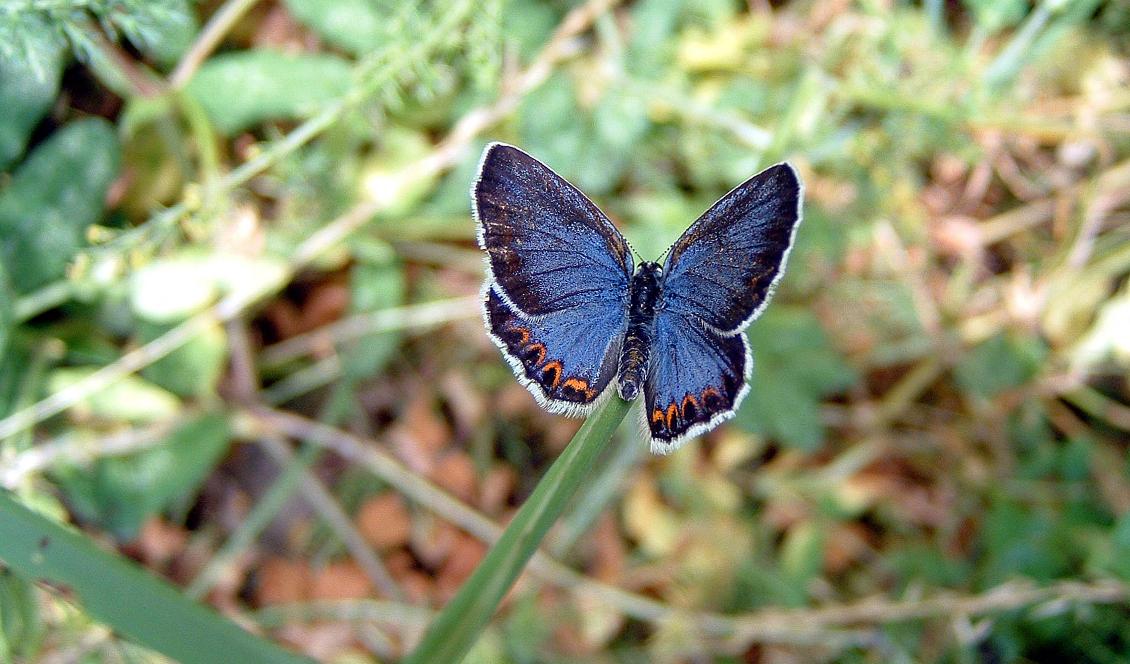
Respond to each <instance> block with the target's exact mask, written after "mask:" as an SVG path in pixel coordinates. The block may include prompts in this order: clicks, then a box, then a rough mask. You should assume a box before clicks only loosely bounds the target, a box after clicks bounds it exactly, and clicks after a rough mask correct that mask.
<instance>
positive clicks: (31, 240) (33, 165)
mask: <svg viewBox="0 0 1130 664" xmlns="http://www.w3.org/2000/svg"><path fill="white" fill-rule="evenodd" d="M119 152H120V148H119V147H118V139H117V136H116V135H115V134H114V128H113V127H112V126H111V125H110V124H109V123H107V122H105V121H103V120H100V119H88V120H76V121H75V122H72V123H70V124H68V125H67V126H66V127H64V128H63V129H62V130H60V131H58V132H56V133H55V134H54V135H53V136H52V137H51V138H50V139H48V140H47V141H45V142H44V143H43V144H42V145H40V146H38V147H36V149H35V150H34V151H33V152H32V153H31V155H30V156H29V157H28V158H27V160H26V161H24V162H23V163H22V164H21V165H20V166H19V167H18V168H17V169H16V172H15V174H14V175H13V176H12V180H11V182H10V183H9V185H8V186H7V187H6V188H5V189H3V191H0V235H2V236H4V238H5V242H4V243H3V244H0V260H2V261H3V262H4V263H5V264H6V265H7V266H8V270H9V278H10V279H11V281H12V285H13V286H14V288H15V289H16V291H17V292H20V293H26V292H28V291H30V290H31V289H33V288H35V287H37V286H42V285H44V284H45V283H47V282H49V281H51V280H53V279H58V278H59V277H61V276H63V273H64V271H65V269H66V267H67V264H68V263H69V262H70V260H71V258H72V257H73V256H74V255H75V253H76V252H77V251H78V250H79V248H80V247H82V246H83V244H85V241H84V239H85V233H86V229H87V227H88V226H90V225H91V224H93V223H95V222H96V221H98V220H99V219H101V217H102V210H103V205H104V204H103V201H104V200H105V198H106V191H107V189H108V188H109V187H110V183H111V182H112V181H113V180H114V178H115V177H117V175H118V169H119V168H120V155H119Z"/></svg>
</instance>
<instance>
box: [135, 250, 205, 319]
mask: <svg viewBox="0 0 1130 664" xmlns="http://www.w3.org/2000/svg"><path fill="white" fill-rule="evenodd" d="M209 258H210V257H209V256H206V255H205V256H190V255H182V256H171V257H168V258H162V259H159V260H155V261H153V262H152V263H149V264H148V265H146V266H144V267H143V268H141V269H139V270H137V271H136V272H134V273H133V274H132V275H131V278H130V304H131V306H132V308H133V310H134V312H136V313H137V315H138V316H140V317H141V318H143V319H145V320H147V321H151V322H154V323H163V322H173V321H180V320H183V319H184V318H186V317H188V316H191V315H192V314H194V313H196V312H197V311H200V310H201V309H203V308H204V307H206V306H208V305H209V304H211V303H212V301H213V300H215V298H216V297H217V295H218V294H219V287H218V284H217V283H216V276H217V275H216V272H215V265H214V261H212V260H209Z"/></svg>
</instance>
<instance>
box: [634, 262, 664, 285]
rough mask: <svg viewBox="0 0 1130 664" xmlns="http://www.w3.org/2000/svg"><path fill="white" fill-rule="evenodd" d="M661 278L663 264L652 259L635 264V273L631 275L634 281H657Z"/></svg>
mask: <svg viewBox="0 0 1130 664" xmlns="http://www.w3.org/2000/svg"><path fill="white" fill-rule="evenodd" d="M662 278H663V266H662V265H660V264H659V263H653V262H652V261H642V262H641V263H640V264H639V265H638V266H636V273H635V274H634V275H632V279H633V280H636V281H641V282H646V281H651V282H654V283H659V281H660V279H662Z"/></svg>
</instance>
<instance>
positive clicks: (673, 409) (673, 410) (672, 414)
mask: <svg viewBox="0 0 1130 664" xmlns="http://www.w3.org/2000/svg"><path fill="white" fill-rule="evenodd" d="M678 417H679V406H678V405H676V404H675V402H674V401H672V402H671V404H670V405H668V406H667V429H669V430H670V431H674V430H675V422H676V421H677V420H678Z"/></svg>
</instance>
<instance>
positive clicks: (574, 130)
mask: <svg viewBox="0 0 1130 664" xmlns="http://www.w3.org/2000/svg"><path fill="white" fill-rule="evenodd" d="M577 107H578V102H577V98H576V92H575V90H574V85H573V83H572V82H571V81H570V80H569V78H568V77H567V76H565V75H563V74H558V75H556V76H554V77H553V78H552V79H550V80H549V81H548V82H547V83H546V84H545V85H543V86H542V87H541V88H540V89H539V90H537V91H535V92H534V93H532V94H530V95H529V96H527V97H526V99H525V102H524V103H523V107H522V110H521V111H520V112H519V122H520V125H519V126H520V129H519V135H520V136H521V143H522V145H523V146H524V147H526V148H527V149H529V150H530V151H532V152H533V153H534V154H537V155H538V156H539V158H541V159H544V160H545V162H546V163H548V164H551V165H553V166H554V167H555V168H557V169H559V171H558V172H559V173H561V175H562V176H564V177H565V178H567V179H569V180H570V181H571V182H574V183H576V184H577V186H579V187H580V188H581V189H582V190H584V191H586V192H588V193H589V194H592V195H599V194H603V193H606V192H608V191H610V190H612V189H613V188H615V187H616V185H617V183H618V181H619V179H620V177H621V175H622V173H623V172H624V170H625V169H626V168H627V166H628V164H629V161H628V157H629V155H630V154H631V151H630V150H631V148H632V146H633V145H635V144H636V142H637V141H639V140H640V138H641V137H642V136H643V134H644V132H646V131H647V129H648V120H647V114H646V112H645V109H644V107H643V106H642V105H640V104H639V103H638V102H637V101H636V100H634V99H632V98H631V97H627V96H621V95H615V94H607V95H604V96H603V97H602V98H601V99H600V100H599V101H597V102H596V105H595V106H594V107H593V108H592V109H591V110H588V109H586V111H587V112H584V113H578V112H577V110H578V109H577Z"/></svg>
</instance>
